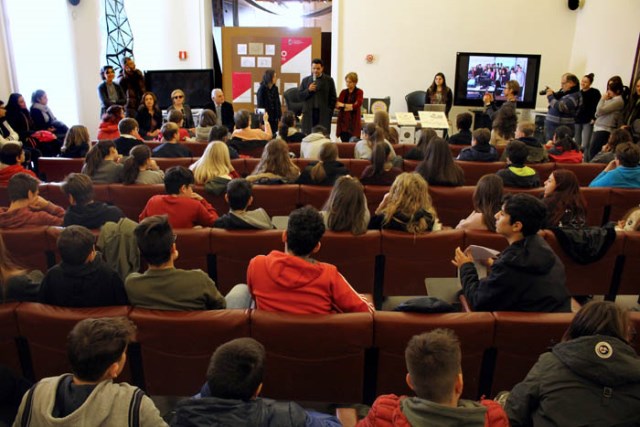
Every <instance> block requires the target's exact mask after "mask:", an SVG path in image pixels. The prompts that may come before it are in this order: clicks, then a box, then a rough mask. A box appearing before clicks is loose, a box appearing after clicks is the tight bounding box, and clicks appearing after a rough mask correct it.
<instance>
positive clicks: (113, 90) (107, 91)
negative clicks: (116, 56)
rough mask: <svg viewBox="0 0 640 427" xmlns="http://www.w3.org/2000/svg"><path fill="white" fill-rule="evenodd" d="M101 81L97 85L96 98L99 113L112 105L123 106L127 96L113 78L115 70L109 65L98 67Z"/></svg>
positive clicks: (101, 113)
mask: <svg viewBox="0 0 640 427" xmlns="http://www.w3.org/2000/svg"><path fill="white" fill-rule="evenodd" d="M100 77H101V78H102V82H101V83H100V84H99V85H98V99H99V100H100V115H103V114H104V113H106V112H107V109H108V108H109V107H111V106H112V105H120V106H121V107H124V105H125V104H126V103H127V97H126V95H125V93H124V91H123V90H122V88H121V87H120V85H119V84H118V83H116V82H114V81H113V80H114V79H115V77H116V72H115V71H114V70H113V67H112V66H111V65H105V66H104V67H102V68H101V69H100Z"/></svg>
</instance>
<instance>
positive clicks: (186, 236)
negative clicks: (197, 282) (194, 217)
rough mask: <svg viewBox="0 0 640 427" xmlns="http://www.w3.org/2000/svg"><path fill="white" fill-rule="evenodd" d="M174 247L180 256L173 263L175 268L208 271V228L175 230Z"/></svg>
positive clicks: (209, 231)
mask: <svg viewBox="0 0 640 427" xmlns="http://www.w3.org/2000/svg"><path fill="white" fill-rule="evenodd" d="M173 232H174V233H175V234H176V247H177V248H178V252H180V256H179V257H178V259H177V260H176V262H175V265H176V267H177V268H183V269H185V270H192V269H194V268H199V269H200V270H202V271H204V272H208V271H209V266H208V255H209V244H210V241H209V239H210V234H211V229H210V228H180V229H175V230H173Z"/></svg>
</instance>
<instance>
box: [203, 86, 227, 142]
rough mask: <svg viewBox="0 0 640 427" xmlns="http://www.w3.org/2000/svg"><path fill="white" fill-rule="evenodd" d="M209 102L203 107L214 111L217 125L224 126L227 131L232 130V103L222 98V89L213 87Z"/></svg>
mask: <svg viewBox="0 0 640 427" xmlns="http://www.w3.org/2000/svg"><path fill="white" fill-rule="evenodd" d="M211 101H212V102H211V103H209V104H207V105H205V107H204V108H206V109H208V110H212V111H215V113H216V117H217V121H216V124H217V125H222V126H225V127H226V128H227V129H228V130H229V132H233V126H234V123H233V116H234V114H233V105H232V104H231V103H230V102H227V101H225V100H224V92H223V91H222V89H218V88H216V89H213V90H212V91H211Z"/></svg>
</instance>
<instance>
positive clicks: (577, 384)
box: [505, 301, 640, 426]
mask: <svg viewBox="0 0 640 427" xmlns="http://www.w3.org/2000/svg"><path fill="white" fill-rule="evenodd" d="M632 331H633V326H632V325H631V320H630V319H629V313H628V312H626V311H625V310H623V309H622V308H621V307H620V306H618V305H616V304H615V303H613V302H611V301H592V302H589V303H587V304H586V305H585V306H584V307H582V308H581V309H580V311H579V312H578V313H577V314H576V315H575V317H574V318H573V321H572V322H571V325H570V326H569V329H567V331H566V332H565V334H564V336H563V338H562V341H561V342H560V343H558V344H556V345H555V346H553V348H552V349H551V351H549V352H547V353H544V354H542V355H541V356H540V358H539V359H538V361H537V362H536V364H535V365H534V366H533V367H532V368H531V370H530V371H529V373H528V374H527V377H526V378H525V379H524V380H523V381H522V382H521V383H520V384H517V385H516V386H515V387H514V388H513V390H512V391H511V393H510V394H509V396H508V397H507V400H506V403H505V411H506V412H507V415H508V416H509V421H511V425H512V426H525V425H558V426H566V425H576V426H577V425H583V426H586V425H590V426H596V425H608V426H613V425H616V426H622V425H635V424H637V423H638V420H640V405H638V404H637V402H638V396H639V395H640V358H638V355H637V354H636V351H635V350H634V348H633V347H632V346H631V345H630V344H631V341H632V337H633V332H632Z"/></svg>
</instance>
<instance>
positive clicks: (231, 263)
mask: <svg viewBox="0 0 640 427" xmlns="http://www.w3.org/2000/svg"><path fill="white" fill-rule="evenodd" d="M210 244H211V247H210V249H209V252H210V253H211V254H213V255H215V257H216V264H215V265H216V271H215V274H212V273H214V272H209V273H210V274H211V275H212V276H213V277H215V280H216V286H217V288H218V289H219V290H220V292H222V294H223V295H224V294H226V293H227V292H229V291H230V290H231V288H232V287H233V286H234V285H236V284H238V283H246V282H247V267H248V265H249V261H250V260H251V258H253V257H254V256H256V255H266V254H268V253H269V252H271V251H272V250H275V249H277V250H281V251H284V243H282V231H280V230H271V231H267V230H265V231H252V230H251V231H250V230H240V231H232V230H222V229H219V228H213V229H211V240H210Z"/></svg>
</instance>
